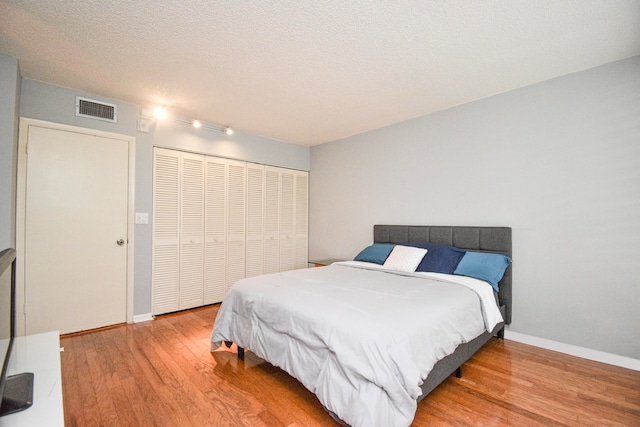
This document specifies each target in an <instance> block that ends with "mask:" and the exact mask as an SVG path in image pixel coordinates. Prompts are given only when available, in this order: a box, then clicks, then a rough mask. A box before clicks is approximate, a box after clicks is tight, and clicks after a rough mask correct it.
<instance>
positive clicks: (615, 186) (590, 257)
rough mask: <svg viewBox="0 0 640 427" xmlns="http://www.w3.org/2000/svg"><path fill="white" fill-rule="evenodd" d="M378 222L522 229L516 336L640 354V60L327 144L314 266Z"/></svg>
mask: <svg viewBox="0 0 640 427" xmlns="http://www.w3.org/2000/svg"><path fill="white" fill-rule="evenodd" d="M377 223H396V224H435V225H504V226H511V227H512V228H513V245H514V266H513V267H514V269H513V272H514V276H513V278H514V290H513V295H514V309H513V319H514V320H513V324H512V325H511V328H510V329H511V330H512V331H516V332H520V333H523V334H527V335H532V336H536V337H541V338H545V339H549V340H553V341H558V342H562V343H566V344H572V345H577V346H581V347H585V348H590V349H594V350H599V351H604V352H608V353H612V354H616V355H620V356H626V357H631V358H635V359H640V309H639V307H640V262H638V260H637V256H636V253H637V250H638V248H640V57H634V58H630V59H627V60H623V61H619V62H615V63H611V64H607V65H604V66H601V67H598V68H594V69H591V70H587V71H583V72H579V73H576V74H572V75H568V76H564V77H561V78H557V79H553V80H549V81H545V82H542V83H538V84H535V85H532V86H528V87H525V88H522V89H518V90H514V91H510V92H507V93H503V94H500V95H497V96H493V97H490V98H486V99H483V100H480V101H477V102H473V103H469V104H466V105H462V106H459V107H456V108H452V109H450V110H447V111H442V112H438V113H435V114H431V115H428V116H424V117H420V118H416V119H414V120H410V121H407V122H404V123H400V124H397V125H393V126H389V127H386V128H383V129H379V130H376V131H372V132H368V133H365V134H361V135H357V136H354V137H350V138H347V139H344V140H340V141H337V142H332V143H326V144H322V145H319V146H316V147H313V148H312V150H311V174H310V239H309V240H310V259H314V258H328V257H342V258H352V257H353V256H355V255H356V254H357V253H358V251H359V250H360V249H362V248H363V247H364V246H366V245H368V244H370V243H371V239H372V229H373V224H377Z"/></svg>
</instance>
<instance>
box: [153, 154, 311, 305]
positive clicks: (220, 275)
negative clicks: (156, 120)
mask: <svg viewBox="0 0 640 427" xmlns="http://www.w3.org/2000/svg"><path fill="white" fill-rule="evenodd" d="M308 180H309V176H308V172H305V171H298V170H292V169H286V168H280V167H274V166H265V165H260V164H255V163H250V162H244V161H238V160H230V159H224V158H218V157H214V156H207V155H202V154H193V153H187V152H181V151H177V150H171V149H165V148H159V147H156V148H154V162H153V255H152V258H153V262H152V279H151V280H152V313H153V314H154V315H156V314H162V313H168V312H172V311H177V310H184V309H188V308H192V307H198V306H202V305H207V304H213V303H216V302H220V301H222V300H223V298H224V296H225V295H226V293H227V292H228V290H229V288H230V287H231V286H232V285H233V284H234V283H235V282H237V281H238V280H240V279H242V278H244V277H251V276H256V275H260V274H264V273H274V272H278V271H284V270H291V269H294V268H306V267H307V265H308V264H307V262H308V188H309V182H308Z"/></svg>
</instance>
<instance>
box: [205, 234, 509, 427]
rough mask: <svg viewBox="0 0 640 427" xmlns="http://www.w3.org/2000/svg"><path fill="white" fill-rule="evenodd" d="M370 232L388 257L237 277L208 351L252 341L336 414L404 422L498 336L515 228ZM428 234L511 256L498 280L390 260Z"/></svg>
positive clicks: (371, 422)
mask: <svg viewBox="0 0 640 427" xmlns="http://www.w3.org/2000/svg"><path fill="white" fill-rule="evenodd" d="M373 237H374V238H373V245H372V246H375V247H376V248H380V247H384V246H388V247H390V248H392V249H390V250H391V254H390V255H388V258H387V260H386V261H385V262H384V263H383V264H379V263H373V262H368V261H369V260H367V262H362V261H349V262H340V263H334V264H332V265H330V266H327V267H320V268H313V269H302V270H293V271H289V272H281V273H276V274H272V275H265V276H258V277H254V278H249V279H243V280H241V281H239V282H238V283H236V284H235V285H234V286H233V287H232V289H231V291H230V292H229V294H228V295H227V297H226V298H225V300H224V301H223V303H222V306H221V307H220V310H219V311H218V315H217V318H216V320H215V323H214V329H213V333H212V337H211V350H212V351H215V350H217V349H218V348H220V347H221V346H222V345H225V344H226V345H227V346H228V345H230V343H231V342H235V343H236V344H237V346H238V356H239V357H242V356H243V353H244V349H247V350H250V351H252V352H253V353H255V354H256V355H257V356H259V357H261V358H263V359H264V360H267V361H268V362H270V363H272V364H273V365H275V366H278V367H280V368H281V369H283V370H284V371H286V372H287V373H289V374H290V375H292V376H293V377H295V378H297V379H298V380H299V381H300V382H301V383H302V384H303V385H304V386H305V387H306V388H307V389H309V390H310V391H312V392H313V393H314V394H315V395H316V396H317V397H318V399H319V400H320V402H321V403H322V404H323V406H324V407H325V408H326V409H327V410H328V411H329V413H330V414H331V416H332V417H333V418H334V419H335V420H336V421H338V422H340V423H343V424H348V425H352V426H354V427H355V426H408V425H410V424H411V422H412V420H413V417H414V415H415V410H416V408H417V403H418V402H419V401H420V400H421V399H423V398H424V397H425V396H426V395H428V394H429V392H431V391H432V390H433V389H434V388H435V387H436V386H437V385H438V384H440V383H441V382H442V381H444V380H445V379H446V378H447V377H448V376H450V375H451V374H453V373H456V375H458V376H460V375H461V366H462V364H463V363H464V362H465V361H467V360H468V359H469V358H470V357H471V356H472V355H473V354H474V353H475V352H476V351H478V350H479V349H480V348H481V347H482V346H483V345H484V344H485V343H486V342H487V341H488V340H489V339H490V338H491V337H492V336H498V337H499V338H503V337H504V325H505V324H509V323H510V322H511V277H512V272H511V263H510V259H511V257H512V249H511V229H510V228H508V227H466V226H453V227H447V226H405V225H375V226H374V236H373ZM430 244H439V245H446V246H451V247H455V248H460V249H461V250H463V251H466V252H465V255H464V256H467V255H466V254H467V253H471V254H473V255H474V256H475V255H477V254H480V255H482V254H487V253H488V254H495V256H503V257H504V258H508V260H509V262H508V265H507V266H506V270H503V274H502V275H501V279H500V280H499V282H497V280H496V282H497V283H494V285H493V286H494V287H493V288H492V287H491V285H489V284H488V283H487V282H486V281H484V280H478V279H477V278H473V277H467V276H465V275H462V274H455V275H453V274H441V273H438V272H414V271H411V268H416V267H414V266H413V265H412V266H410V267H407V268H404V267H403V264H394V263H389V261H391V258H393V256H395V255H396V252H398V253H399V250H400V249H403V250H405V251H407V253H409V252H410V255H412V256H418V255H419V254H418V253H417V252H418V251H417V250H414V249H407V247H412V248H421V247H425V248H431V247H432V246H429V245H430ZM397 246H401V247H400V248H398V249H396V247H397ZM363 252H364V251H363ZM425 253H429V249H426V250H425ZM434 253H435V252H434ZM423 255H424V253H423ZM470 256H471V255H469V257H470ZM477 256H479V255H477ZM489 256H494V255H489ZM395 259H397V257H396V258H395ZM395 259H394V260H395ZM425 259H426V256H425ZM404 261H405V259H404V258H402V262H404ZM386 264H389V266H387V265H386ZM457 270H458V269H456V271H457ZM462 273H464V272H462ZM496 287H497V291H495V288H496ZM427 304H430V305H427ZM427 307H429V308H427Z"/></svg>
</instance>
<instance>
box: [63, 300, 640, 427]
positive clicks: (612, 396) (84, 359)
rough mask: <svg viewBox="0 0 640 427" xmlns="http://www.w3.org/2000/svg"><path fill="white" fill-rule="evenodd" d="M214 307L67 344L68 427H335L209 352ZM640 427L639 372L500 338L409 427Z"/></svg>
mask: <svg viewBox="0 0 640 427" xmlns="http://www.w3.org/2000/svg"><path fill="white" fill-rule="evenodd" d="M217 310H218V306H217V305H214V306H210V307H204V308H199V309H194V310H189V311H185V312H181V313H176V314H170V315H164V316H159V317H158V318H157V319H156V320H154V321H149V322H145V323H138V324H135V325H123V326H118V327H114V328H111V329H106V330H101V331H96V332H92V333H87V334H81V335H75V336H66V337H63V338H62V339H61V345H62V346H63V347H64V352H62V353H61V363H62V386H63V396H64V412H65V422H66V425H67V426H68V427H72V426H179V427H188V426H250V427H265V426H266V427H276V426H278V427H283V426H287V427H316V426H337V424H336V423H335V422H334V421H333V420H332V419H331V418H330V417H329V415H328V414H327V413H326V412H325V411H324V409H323V408H322V406H321V405H320V403H319V402H318V401H317V399H316V398H315V396H314V395H313V394H312V393H310V392H309V391H307V390H306V389H305V388H304V387H303V386H302V385H301V384H300V383H299V382H297V381H296V380H295V379H293V378H292V377H290V376H289V375H288V374H286V373H284V372H283V371H281V370H280V369H278V368H275V367H274V366H272V365H270V364H269V363H267V362H264V361H263V360H261V359H260V358H258V357H257V356H255V355H254V354H253V353H250V352H247V354H246V356H245V360H244V361H240V360H238V359H237V357H236V354H235V353H233V352H232V351H222V352H219V351H216V352H214V353H210V352H209V338H210V336H211V330H212V326H213V320H214V319H215V315H216V313H217ZM449 425H455V426H550V425H551V426H553V425H570V426H640V372H636V371H631V370H627V369H622V368H618V367H614V366H609V365H604V364H600V363H596V362H591V361H587V360H584V359H579V358H575V357H571V356H566V355H563V354H559V353H555V352H552V351H548V350H543V349H539V348H536V347H531V346H527V345H524V344H520V343H517V342H513V341H509V340H498V339H492V340H491V341H490V342H489V343H488V344H487V346H485V347H484V348H483V349H482V350H480V352H479V353H478V354H476V356H474V357H473V358H472V359H471V360H470V361H468V362H467V363H466V364H465V365H464V366H463V377H462V378H461V379H457V378H455V377H450V378H448V379H447V380H446V381H445V382H444V383H443V384H441V385H440V387H438V388H437V389H436V390H434V391H433V392H432V393H431V394H430V395H429V396H428V397H427V398H425V399H424V400H423V401H422V402H420V404H419V405H418V411H417V413H416V418H415V420H414V423H413V426H449Z"/></svg>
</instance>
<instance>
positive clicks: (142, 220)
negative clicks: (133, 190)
mask: <svg viewBox="0 0 640 427" xmlns="http://www.w3.org/2000/svg"><path fill="white" fill-rule="evenodd" d="M136 224H149V214H148V213H141V212H136Z"/></svg>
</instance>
